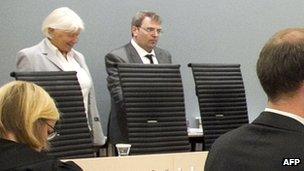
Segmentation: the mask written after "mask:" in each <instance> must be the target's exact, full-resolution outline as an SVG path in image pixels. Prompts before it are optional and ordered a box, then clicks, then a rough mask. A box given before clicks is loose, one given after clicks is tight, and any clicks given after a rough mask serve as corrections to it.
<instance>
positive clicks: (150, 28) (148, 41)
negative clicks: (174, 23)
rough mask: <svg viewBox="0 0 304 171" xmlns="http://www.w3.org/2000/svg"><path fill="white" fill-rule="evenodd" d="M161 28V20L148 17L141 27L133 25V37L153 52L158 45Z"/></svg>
mask: <svg viewBox="0 0 304 171" xmlns="http://www.w3.org/2000/svg"><path fill="white" fill-rule="evenodd" d="M161 30H162V28H161V25H160V23H159V22H157V21H154V20H151V18H149V17H146V18H144V20H143V21H142V24H141V26H140V27H135V26H133V27H132V33H133V39H134V40H135V42H136V43H137V44H138V45H139V46H140V47H142V48H143V49H145V50H146V51H147V52H151V51H152V49H153V48H154V47H155V46H156V45H157V42H158V39H159V36H160V33H161Z"/></svg>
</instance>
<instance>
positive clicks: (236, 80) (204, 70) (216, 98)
mask: <svg viewBox="0 0 304 171" xmlns="http://www.w3.org/2000/svg"><path fill="white" fill-rule="evenodd" d="M188 66H189V67H191V68H192V73H193V77H194V81H195V88H196V95H197V98H198V102H199V107H200V113H201V119H202V124H203V133H204V150H209V148H210V147H211V145H212V144H213V142H214V141H215V140H216V139H217V138H218V137H219V136H220V135H222V134H224V133H226V132H228V131H230V130H232V129H235V128H238V127H240V126H241V125H243V124H246V123H248V114H247V103H246V96H245V89H244V84H243V79H242V74H241V69H240V64H198V63H190V64H189V65H188Z"/></svg>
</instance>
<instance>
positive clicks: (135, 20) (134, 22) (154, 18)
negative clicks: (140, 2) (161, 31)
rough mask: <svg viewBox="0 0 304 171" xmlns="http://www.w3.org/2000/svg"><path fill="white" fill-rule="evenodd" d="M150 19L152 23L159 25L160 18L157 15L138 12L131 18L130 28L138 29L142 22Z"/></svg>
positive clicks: (148, 12)
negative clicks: (147, 18)
mask: <svg viewBox="0 0 304 171" xmlns="http://www.w3.org/2000/svg"><path fill="white" fill-rule="evenodd" d="M146 17H149V18H151V20H152V21H156V22H158V23H160V24H161V22H162V21H161V18H160V16H159V15H157V14H156V13H155V12H150V11H139V12H137V13H136V14H135V16H134V17H133V18H132V23H131V26H135V27H140V26H141V24H142V21H143V20H144V19H145V18H146Z"/></svg>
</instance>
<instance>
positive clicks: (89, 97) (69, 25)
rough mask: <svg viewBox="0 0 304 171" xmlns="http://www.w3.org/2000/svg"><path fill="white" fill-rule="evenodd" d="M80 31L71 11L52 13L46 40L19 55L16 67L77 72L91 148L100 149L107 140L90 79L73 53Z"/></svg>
mask: <svg viewBox="0 0 304 171" xmlns="http://www.w3.org/2000/svg"><path fill="white" fill-rule="evenodd" d="M83 30H84V24H83V21H82V20H81V18H80V17H79V16H78V15H77V14H76V13H75V12H74V11H72V10H71V9H69V8H67V7H61V8H57V9H55V10H54V11H53V12H51V13H50V14H49V15H48V16H47V17H46V18H45V20H44V22H43V24H42V32H43V34H44V36H45V38H44V39H43V40H42V41H41V42H40V43H38V44H37V45H35V46H32V47H29V48H25V49H22V50H21V51H19V52H18V53H17V63H16V65H17V69H18V70H19V71H76V72H77V78H78V81H79V84H80V87H81V90H82V94H83V99H84V104H85V109H86V114H87V118H88V121H89V125H90V128H91V129H92V131H93V138H94V144H95V145H97V146H99V145H103V144H105V141H106V137H105V136H104V134H103V131H102V127H101V123H100V118H99V114H98V110H97V106H96V99H95V92H94V86H93V82H92V78H91V75H90V72H89V69H88V67H87V64H86V62H85V58H84V57H83V55H82V54H81V53H80V52H78V51H76V50H75V49H73V47H74V45H75V44H77V42H78V39H79V35H80V32H81V31H83Z"/></svg>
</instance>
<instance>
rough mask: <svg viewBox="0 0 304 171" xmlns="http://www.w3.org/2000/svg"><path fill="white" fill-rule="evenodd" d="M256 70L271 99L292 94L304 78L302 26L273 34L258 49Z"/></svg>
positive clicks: (303, 35)
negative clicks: (258, 55)
mask: <svg viewBox="0 0 304 171" xmlns="http://www.w3.org/2000/svg"><path fill="white" fill-rule="evenodd" d="M256 70H257V75H258V77H259V80H260V82H261V85H262V87H263V89H264V91H265V92H266V94H267V96H268V99H269V100H270V101H276V100H279V99H280V98H281V97H283V96H284V97H285V96H293V95H295V93H296V92H297V90H298V88H299V87H300V86H301V85H302V83H303V80H304V29H301V28H291V29H286V30H282V31H280V32H278V33H276V34H275V35H274V36H272V38H271V39H270V40H269V41H268V42H267V43H266V45H265V46H264V48H263V49H262V51H261V52H260V57H259V59H258V62H257V68H256Z"/></svg>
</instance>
